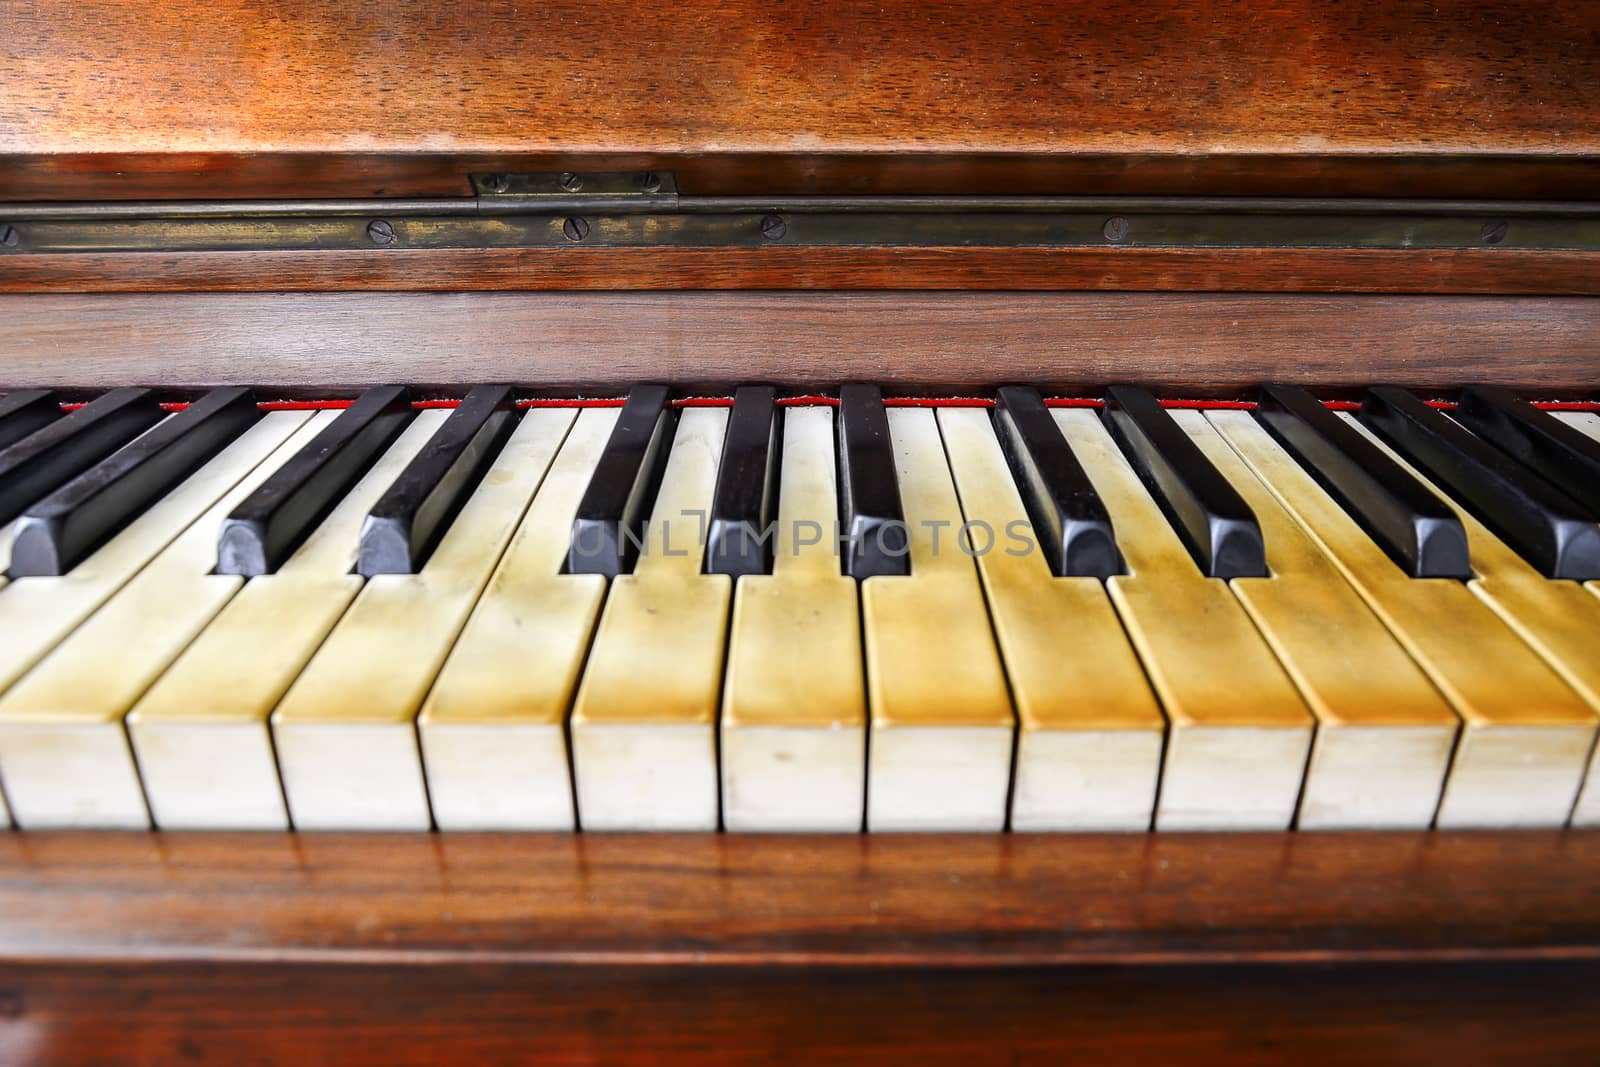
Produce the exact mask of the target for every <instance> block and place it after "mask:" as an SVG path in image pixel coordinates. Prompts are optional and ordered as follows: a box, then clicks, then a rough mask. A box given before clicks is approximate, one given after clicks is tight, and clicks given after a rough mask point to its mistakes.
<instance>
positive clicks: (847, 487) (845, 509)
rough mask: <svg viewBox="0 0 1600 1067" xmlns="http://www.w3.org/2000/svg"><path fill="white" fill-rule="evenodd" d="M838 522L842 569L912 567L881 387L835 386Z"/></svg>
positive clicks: (869, 572)
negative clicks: (837, 444) (845, 540)
mask: <svg viewBox="0 0 1600 1067" xmlns="http://www.w3.org/2000/svg"><path fill="white" fill-rule="evenodd" d="M838 426H839V429H838V436H839V526H840V534H841V536H848V538H849V540H848V541H847V542H846V543H845V544H844V545H843V546H841V551H842V553H843V555H844V573H845V574H846V575H848V576H850V577H851V578H871V577H873V576H874V575H879V574H910V573H911V540H910V530H909V529H908V528H907V527H906V520H905V511H904V510H903V509H902V507H901V504H900V478H899V476H898V475H897V474H896V473H895V461H894V442H893V441H892V440H891V439H890V437H889V415H888V412H886V411H884V409H883V391H882V390H880V389H879V388H878V387H877V386H876V385H846V386H844V387H843V388H842V389H840V390H839V423H838Z"/></svg>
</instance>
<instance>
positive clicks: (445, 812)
mask: <svg viewBox="0 0 1600 1067" xmlns="http://www.w3.org/2000/svg"><path fill="white" fill-rule="evenodd" d="M616 421H617V412H616V411H615V410H606V409H603V408H597V409H590V410H587V411H584V412H582V413H581V414H579V415H578V419H577V422H576V423H575V424H574V425H573V427H572V430H571V432H570V433H568V434H567V439H566V441H565V442H564V443H563V444H562V446H561V451H560V453H559V454H558V455H557V456H556V459H555V462H554V463H553V464H552V465H551V467H550V471H549V473H548V474H546V475H545V479H544V481H543V482H542V483H541V484H540V486H539V492H538V493H537V494H536V495H535V496H534V498H533V503H532V504H531V505H529V507H528V511H527V514H526V515H525V516H524V517H523V519H522V524H521V525H520V526H519V527H518V528H517V532H516V535H515V537H513V538H512V541H511V544H510V546H509V547H508V548H507V549H506V552H505V555H504V556H503V557H502V558H501V560H500V566H499V567H498V568H496V570H495V572H494V576H493V577H492V578H490V579H489V585H488V587H487V588H486V589H485V590H484V592H483V596H482V597H481V598H479V600H478V605H477V607H475V608H474V609H473V611H472V616H471V618H469V619H468V620H467V625H466V628H465V629H463V630H462V631H461V637H460V638H459V639H458V640H457V641H456V644H455V648H454V650H452V651H451V653H450V658H449V659H448V660H446V661H445V665H444V669H443V670H441V671H440V672H439V677H438V679H437V680H436V681H435V682H434V683H433V690H432V691H431V692H430V693H429V694H428V699H427V701H426V702H425V703H424V704H423V705H422V714H421V715H419V716H418V718H417V726H418V732H419V733H420V734H421V737H422V756H423V764H424V767H425V768H426V770H427V776H428V798H429V800H430V801H431V802H432V804H433V817H434V821H435V823H437V824H438V826H439V828H440V829H441V830H571V829H572V828H573V826H574V820H573V805H572V778H571V772H570V770H569V767H568V756H567V737H566V724H567V711H568V709H569V708H570V707H571V705H572V694H573V690H574V689H576V688H577V684H578V672H579V670H580V669H581V668H582V666H583V657H584V653H585V652H587V651H588V648H589V639H590V636H591V634H592V633H593V632H594V624H595V619H596V618H597V617H598V616H599V614H600V604H601V602H602V601H603V600H604V599H605V593H606V580H605V579H604V578H603V577H601V576H600V575H597V574H564V573H562V570H561V565H562V560H563V559H564V558H565V556H566V554H567V545H568V537H569V531H570V530H571V528H572V519H573V515H574V513H575V512H576V511H577V508H578V501H579V500H580V499H581V498H582V496H583V491H584V487H585V486H587V485H588V482H589V478H590V476H591V475H592V474H593V472H594V468H595V464H596V462H597V461H598V460H599V458H600V454H601V452H602V451H603V450H604V449H605V445H606V440H607V438H608V437H609V436H610V433H611V428H612V426H613V424H614V423H615V422H616Z"/></svg>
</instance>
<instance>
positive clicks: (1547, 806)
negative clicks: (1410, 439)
mask: <svg viewBox="0 0 1600 1067" xmlns="http://www.w3.org/2000/svg"><path fill="white" fill-rule="evenodd" d="M1344 417H1345V418H1346V419H1349V421H1350V424H1351V425H1353V426H1355V427H1356V428H1357V429H1358V430H1360V431H1361V432H1362V433H1364V434H1367V436H1368V437H1369V438H1371V439H1372V440H1373V441H1374V442H1376V443H1377V444H1378V447H1380V448H1382V449H1384V450H1385V451H1387V452H1389V453H1390V454H1391V455H1394V456H1395V458H1396V460H1397V461H1398V462H1399V463H1400V464H1401V465H1402V466H1404V467H1405V468H1406V469H1407V470H1409V471H1411V472H1412V473H1413V474H1415V475H1416V476H1417V478H1418V480H1419V481H1421V482H1422V484H1424V485H1426V486H1428V487H1429V488H1431V489H1432V490H1433V491H1434V492H1436V493H1438V494H1439V495H1440V496H1441V497H1443V498H1444V499H1445V500H1446V501H1448V502H1449V504H1450V506H1451V507H1453V508H1455V509H1456V514H1457V515H1458V516H1459V517H1460V519H1461V525H1462V526H1463V527H1464V528H1465V529H1466V531H1467V546H1468V550H1469V551H1470V552H1471V553H1472V569H1473V572H1474V574H1475V575H1476V577H1475V578H1473V579H1472V580H1471V581H1469V582H1468V583H1467V588H1469V589H1471V590H1472V592H1473V593H1474V594H1475V595H1476V596H1477V597H1478V599H1479V600H1481V601H1483V602H1484V603H1485V604H1487V605H1489V607H1490V608H1492V609H1493V610H1494V611H1495V613H1496V614H1498V615H1499V616H1500V618H1501V619H1503V620H1504V621H1505V623H1506V625H1508V626H1510V627H1511V629H1513V630H1515V631H1516V633H1517V636H1518V637H1520V638H1522V640H1523V641H1525V642H1526V643H1527V644H1528V646H1529V647H1531V648H1532V649H1533V650H1534V651H1535V652H1537V653H1538V654H1539V656H1540V657H1542V658H1543V659H1544V661H1545V663H1547V664H1549V666H1550V667H1551V669H1553V670H1554V671H1555V672H1556V674H1558V675H1560V677H1561V679H1562V681H1564V682H1566V684H1567V685H1568V686H1570V687H1571V688H1572V689H1573V690H1574V691H1575V692H1576V694H1577V695H1578V696H1579V697H1580V698H1582V701H1583V703H1584V704H1586V705H1587V708H1586V709H1585V708H1583V707H1579V708H1575V709H1570V710H1569V709H1568V706H1567V705H1568V702H1567V701H1559V702H1558V701H1538V702H1534V701H1532V700H1528V701H1527V703H1528V707H1526V708H1520V709H1517V710H1518V714H1517V716H1516V721H1515V725H1516V726H1517V727H1520V729H1518V730H1508V731H1506V732H1505V736H1506V738H1507V740H1506V741H1504V742H1502V744H1501V746H1500V747H1499V748H1498V749H1489V750H1488V751H1486V752H1484V753H1483V755H1482V758H1481V759H1480V760H1479V763H1478V764H1477V766H1478V768H1479V770H1478V777H1477V778H1474V777H1472V776H1471V775H1469V774H1468V773H1467V771H1466V769H1464V768H1463V767H1462V766H1460V764H1461V763H1462V759H1461V757H1460V756H1459V755H1458V756H1457V759H1456V762H1457V764H1458V766H1457V769H1456V771H1455V772H1454V773H1453V774H1452V775H1451V780H1450V785H1449V787H1448V788H1447V789H1446V792H1445V802H1444V805H1443V806H1442V807H1441V809H1440V812H1439V823H1440V825H1441V826H1446V825H1492V824H1493V821H1494V820H1496V819H1507V818H1511V817H1512V816H1513V815H1518V816H1520V817H1519V819H1518V821H1520V822H1523V823H1526V824H1531V825H1545V826H1559V825H1560V824H1561V823H1562V822H1564V821H1566V818H1567V815H1568V812H1569V811H1570V812H1571V813H1572V815H1571V817H1572V821H1573V822H1574V823H1576V824H1578V825H1589V824H1590V823H1591V822H1593V823H1600V763H1596V762H1593V761H1589V763H1588V773H1587V776H1586V777H1584V778H1583V781H1584V784H1583V786H1582V795H1581V796H1579V797H1578V799H1577V801H1576V805H1575V806H1574V802H1573V799H1572V798H1573V793H1574V792H1575V790H1574V789H1573V788H1572V785H1573V777H1574V775H1573V771H1574V770H1576V771H1577V773H1578V775H1579V776H1583V766H1584V763H1585V760H1586V757H1588V755H1589V752H1590V749H1591V747H1592V745H1593V742H1594V738H1595V733H1596V728H1597V726H1600V655H1597V654H1596V649H1600V599H1596V598H1595V597H1593V596H1588V595H1586V594H1585V592H1584V590H1583V588H1582V587H1581V586H1579V585H1578V584H1577V583H1576V582H1571V581H1559V580H1552V579H1549V578H1546V577H1545V576H1544V575H1543V574H1542V573H1540V572H1539V570H1538V569H1536V568H1535V567H1534V566H1533V565H1532V564H1530V563H1529V562H1528V561H1527V560H1525V559H1524V558H1523V557H1522V556H1521V555H1520V554H1518V553H1517V552H1516V551H1515V550H1513V549H1512V548H1511V546H1510V545H1508V544H1506V543H1505V542H1504V541H1503V540H1501V539H1500V538H1499V537H1497V536H1495V534H1494V533H1493V532H1492V531H1491V530H1490V529H1489V528H1488V527H1487V526H1486V525H1484V524H1483V523H1482V522H1480V521H1478V518H1477V517H1476V516H1475V515H1473V514H1472V513H1471V512H1469V511H1468V510H1467V509H1465V508H1463V507H1462V506H1461V505H1460V504H1459V503H1458V502H1457V501H1456V500H1455V499H1454V498H1453V497H1451V496H1450V494H1448V493H1446V492H1443V491H1441V490H1440V488H1439V487H1438V486H1437V485H1436V484H1435V483H1434V482H1432V481H1431V480H1430V479H1428V478H1427V477H1426V476H1425V475H1424V474H1423V473H1422V472H1421V471H1420V470H1418V469H1417V468H1416V467H1414V466H1413V465H1412V464H1410V463H1409V462H1407V461H1406V460H1404V459H1401V458H1400V457H1399V455H1398V454H1396V453H1394V451H1393V450H1392V449H1390V448H1389V446H1388V445H1386V444H1384V443H1383V442H1381V441H1378V439H1377V437H1376V436H1375V435H1373V434H1372V433H1371V431H1369V430H1368V429H1367V428H1366V427H1365V426H1363V425H1361V424H1360V423H1359V422H1357V421H1356V420H1354V419H1352V418H1350V417H1349V416H1348V415H1346V416H1344ZM1529 692H1531V690H1530V691H1529ZM1469 740H1471V741H1472V742H1473V743H1474V745H1476V746H1478V747H1479V748H1485V747H1487V745H1488V744H1489V743H1490V742H1492V741H1493V740H1494V738H1493V737H1492V735H1491V736H1484V737H1482V738H1470V739H1469ZM1462 747H1463V748H1464V749H1465V748H1467V746H1466V745H1465V743H1464V744H1463V746H1462ZM1469 751H1474V750H1472V749H1469ZM1530 771H1533V772H1536V773H1534V774H1530V773H1529V772H1530ZM1519 779H1528V780H1526V781H1519ZM1474 781H1478V782H1479V787H1478V789H1477V790H1476V792H1475V793H1474V792H1469V784H1470V783H1472V782H1474ZM1473 797H1477V798H1480V799H1476V800H1474V799H1471V798H1473Z"/></svg>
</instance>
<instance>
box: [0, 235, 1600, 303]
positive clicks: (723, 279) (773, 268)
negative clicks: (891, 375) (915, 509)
mask: <svg viewBox="0 0 1600 1067" xmlns="http://www.w3.org/2000/svg"><path fill="white" fill-rule="evenodd" d="M672 289H838V290H850V289H878V290H919V289H920V290H1019V291H1021V290H1025V291H1046V292H1048V291H1071V290H1123V291H1177V292H1188V291H1201V292H1206V291H1210V292H1309V293H1318V292H1331V293H1337V292H1355V293H1383V292H1393V293H1469V294H1471V293H1482V294H1492V293H1504V294H1528V295H1595V294H1600V254H1596V253H1586V252H1562V251H1531V250H1520V249H1496V248H1472V249H1453V250H1436V251H1421V250H1416V251H1413V250H1401V249H1354V248H1352V249H1342V248H1341V249H1334V248H1303V249H1270V248H1217V249H1194V248H1190V249H1180V248H1087V247H1075V248H1018V247H995V248H973V247H950V248H894V247H890V248H865V247H826V248H824V247H790V248H783V247H772V248H755V249H752V248H501V249H406V250H398V249H396V250H372V251H337V252H189V253H160V252H120V253H114V254H107V253H50V254H33V255H28V254H15V253H13V254H10V255H7V256H4V257H3V258H0V293H7V292H9V293H37V292H91V293H108V292H190V291H198V292H207V291H209V292H241V291H253V290H285V291H327V290H335V291H336V290H360V291H387V290H418V291H427V290H451V291H456V290H672Z"/></svg>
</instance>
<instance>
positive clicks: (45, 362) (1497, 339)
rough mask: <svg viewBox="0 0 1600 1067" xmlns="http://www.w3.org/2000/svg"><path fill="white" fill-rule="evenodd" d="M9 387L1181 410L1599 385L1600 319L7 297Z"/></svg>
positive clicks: (693, 302) (1412, 308)
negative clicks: (1314, 395) (811, 391)
mask: <svg viewBox="0 0 1600 1067" xmlns="http://www.w3.org/2000/svg"><path fill="white" fill-rule="evenodd" d="M0 321H3V322H4V324H5V325H4V329H0V387H4V388H17V387H24V386H36V385H52V386H89V387H93V386H105V385H109V384H113V383H143V384H152V385H167V386H196V387H197V386H205V385H214V384H220V383H225V382H246V383H250V384H256V385H262V386H268V387H274V388H278V389H282V390H285V391H286V393H294V392H303V391H305V390H307V389H311V390H332V391H338V390H344V391H345V392H346V393H348V391H349V390H351V389H354V388H355V387H358V386H360V385H365V384H370V383H375V382H386V381H400V382H408V383H418V384H423V385H459V384H461V383H464V382H476V381H511V382H517V383H522V384H526V385H531V386H538V387H546V388H550V389H553V390H562V391H585V390H591V391H592V390H610V391H614V390H616V389H618V388H620V387H623V386H626V385H628V384H631V383H633V382H637V381H647V380H666V381H671V382H676V383H679V384H681V385H684V386H686V387H696V386H700V385H720V386H726V385H727V384H728V383H731V382H740V381H746V382H748V381H773V382H777V383H781V384H785V385H792V386H800V387H828V386H832V385H837V384H838V383H839V382H840V381H844V380H850V379H857V380H867V381H882V382H885V383H887V384H889V385H891V386H895V387H898V388H900V389H902V390H910V389H924V388H927V389H940V390H944V389H962V388H987V387H991V386H993V385H995V384H996V383H999V382H1006V381H1026V382H1034V383H1038V384H1040V385H1042V386H1045V387H1048V388H1050V389H1051V390H1053V391H1056V392H1060V393H1064V394H1068V395H1070V394H1072V393H1074V392H1078V391H1082V390H1093V389H1098V388H1100V387H1102V386H1104V385H1105V383H1107V382H1110V381H1130V382H1140V383H1144V384H1149V385H1152V386H1156V387H1159V388H1162V389H1164V390H1165V391H1167V392H1169V393H1172V394H1176V395H1190V396H1198V395H1223V394H1229V393H1237V392H1238V391H1239V390H1241V389H1243V388H1247V387H1250V386H1253V385H1254V384H1256V383H1259V382H1261V381H1263V380H1267V379H1279V380H1290V381H1296V382H1303V383H1306V384H1308V385H1313V386H1317V387H1320V388H1324V389H1340V388H1351V387H1355V386H1362V385H1366V384H1370V383H1371V382H1374V381H1392V382H1396V383H1399V384H1404V385H1412V386H1418V387H1423V388H1445V387H1449V386H1453V385H1457V384H1460V383H1463V382H1489V383H1497V384H1503V385H1507V386H1512V387H1515V388H1521V389H1525V390H1528V391H1530V392H1531V393H1532V394H1533V395H1534V396H1535V397H1553V396H1561V395H1588V394H1592V392H1593V391H1594V390H1595V389H1596V388H1597V386H1600V300H1597V299H1594V298H1559V297H1549V298H1545V297H1539V298H1532V297H1530V298H1513V297H1465V296H1430V297H1400V296H1365V295H1334V296H1305V295H1276V296H1263V295H1217V294H1195V295H1182V294H1171V293H1035V294H1025V293H299V294H295V293H240V294H153V295H77V296H72V295H31V296H9V297H5V298H0Z"/></svg>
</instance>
